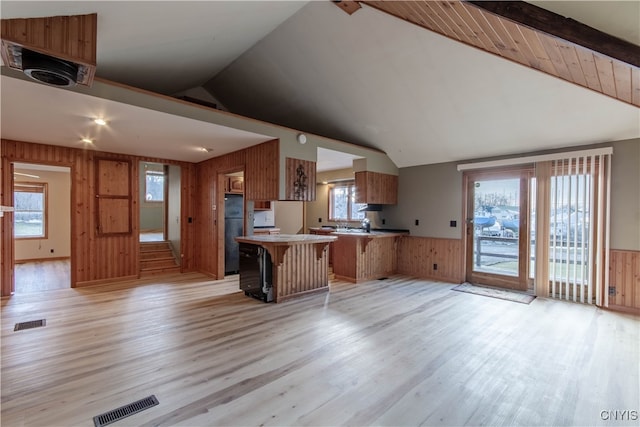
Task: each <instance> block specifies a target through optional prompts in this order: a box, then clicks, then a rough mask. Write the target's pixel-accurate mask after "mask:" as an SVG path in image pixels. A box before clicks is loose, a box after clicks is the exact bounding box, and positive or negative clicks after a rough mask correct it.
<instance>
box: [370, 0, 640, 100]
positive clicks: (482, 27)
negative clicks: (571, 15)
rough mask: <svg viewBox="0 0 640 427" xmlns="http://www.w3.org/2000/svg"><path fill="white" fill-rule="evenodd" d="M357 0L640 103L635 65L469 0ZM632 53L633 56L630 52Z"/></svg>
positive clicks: (595, 88) (542, 69) (573, 80)
mask: <svg viewBox="0 0 640 427" xmlns="http://www.w3.org/2000/svg"><path fill="white" fill-rule="evenodd" d="M360 3H364V4H366V5H368V6H371V7H373V8H375V9H378V10H380V11H383V12H386V13H388V14H390V15H392V16H395V17H397V18H400V19H403V20H405V21H407V22H410V23H412V24H415V25H418V26H420V27H423V28H426V29H428V30H431V31H434V32H436V33H439V34H442V35H444V36H446V37H449V38H451V39H454V40H458V41H460V42H462V43H465V44H468V45H470V46H474V47H477V48H479V49H482V50H484V51H487V52H490V53H493V54H495V55H498V56H501V57H503V58H505V59H509V60H512V61H514V62H517V63H519V64H522V65H524V66H527V67H530V68H534V69H536V70H540V71H542V72H544V73H547V74H550V75H552V76H555V77H558V78H561V79H563V80H566V81H569V82H571V83H575V84H577V85H580V86H583V87H585V88H588V89H591V90H594V91H596V92H599V93H602V94H605V95H607V96H610V97H613V98H615V99H618V100H620V101H622V102H625V103H628V104H631V105H635V106H638V107H640V69H639V68H638V66H634V65H632V64H630V63H627V62H624V61H621V60H618V59H614V58H612V57H610V56H607V55H604V54H602V53H600V52H596V51H594V50H591V49H588V48H585V47H583V46H580V45H577V44H574V43H572V42H569V41H566V40H564V39H561V38H558V37H556V36H553V35H550V34H547V33H545V32H542V31H538V30H535V29H532V28H531V27H529V26H526V25H523V24H520V23H517V22H514V21H512V20H510V19H507V18H504V17H502V16H499V15H497V14H494V13H491V12H488V11H486V10H484V9H481V8H480V7H478V6H476V5H474V4H471V3H469V2H466V1H432V0H412V1H395V0H387V1H369V0H364V1H361V2H360ZM632 46H634V47H637V46H635V45H632ZM635 52H637V50H636V51H635ZM632 56H635V55H634V53H632ZM636 59H640V58H636ZM469 71H470V76H471V75H472V74H473V70H472V69H471V68H470V70H469Z"/></svg>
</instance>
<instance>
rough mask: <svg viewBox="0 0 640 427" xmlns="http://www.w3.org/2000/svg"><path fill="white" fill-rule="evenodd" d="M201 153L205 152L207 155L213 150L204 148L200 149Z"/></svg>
mask: <svg viewBox="0 0 640 427" xmlns="http://www.w3.org/2000/svg"><path fill="white" fill-rule="evenodd" d="M200 151H203V152H205V153H211V152H212V151H213V148H206V147H202V148H200Z"/></svg>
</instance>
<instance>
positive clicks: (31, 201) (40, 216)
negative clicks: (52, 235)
mask: <svg viewBox="0 0 640 427" xmlns="http://www.w3.org/2000/svg"><path fill="white" fill-rule="evenodd" d="M13 206H14V213H13V224H14V226H13V235H14V236H15V238H16V239H36V238H39V239H42V238H46V237H47V184H44V183H30V182H16V183H15V184H14V187H13Z"/></svg>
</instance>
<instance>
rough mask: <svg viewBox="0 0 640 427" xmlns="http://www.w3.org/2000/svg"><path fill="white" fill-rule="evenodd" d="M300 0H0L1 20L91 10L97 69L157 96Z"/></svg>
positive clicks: (220, 61) (263, 31) (272, 23)
mask: <svg viewBox="0 0 640 427" xmlns="http://www.w3.org/2000/svg"><path fill="white" fill-rule="evenodd" d="M306 3H307V2H306V1H66V2H60V1H5V0H3V1H2V2H0V12H2V13H1V14H2V18H3V19H10V18H35V17H45V16H57V15H83V14H90V13H97V14H98V32H97V49H96V50H97V63H98V67H97V70H96V75H97V76H99V77H102V78H105V79H107V80H112V81H116V82H120V83H125V84H128V85H130V86H134V87H139V88H143V89H147V90H150V91H153V92H158V93H163V94H167V95H168V94H174V93H177V92H181V91H183V90H185V89H189V88H192V87H195V86H200V85H201V84H202V83H204V82H206V81H207V80H209V79H210V78H211V77H213V76H215V75H216V74H217V73H218V72H219V71H221V70H222V69H223V68H224V67H226V66H227V65H228V64H229V63H231V62H232V61H233V60H234V59H235V58H237V57H238V55H240V54H241V53H242V52H244V51H245V50H247V49H249V48H250V47H251V46H253V45H254V44H255V43H256V42H257V41H258V40H260V39H262V38H263V37H264V36H266V35H267V34H269V33H270V32H271V31H272V30H273V29H275V28H276V27H277V26H278V25H280V24H281V23H282V22H283V21H285V20H286V19H287V18H289V17H290V16H291V15H293V14H294V13H295V12H296V11H297V10H298V9H300V8H301V7H303V6H304V5H305V4H306Z"/></svg>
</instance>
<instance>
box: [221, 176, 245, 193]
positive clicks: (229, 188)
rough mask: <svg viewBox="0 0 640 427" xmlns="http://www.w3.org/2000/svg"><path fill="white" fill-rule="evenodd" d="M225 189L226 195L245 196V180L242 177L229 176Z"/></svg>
mask: <svg viewBox="0 0 640 427" xmlns="http://www.w3.org/2000/svg"><path fill="white" fill-rule="evenodd" d="M225 187H226V188H225V191H224V192H225V193H234V194H243V193H244V178H243V177H242V176H227V177H226V181H225Z"/></svg>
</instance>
